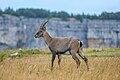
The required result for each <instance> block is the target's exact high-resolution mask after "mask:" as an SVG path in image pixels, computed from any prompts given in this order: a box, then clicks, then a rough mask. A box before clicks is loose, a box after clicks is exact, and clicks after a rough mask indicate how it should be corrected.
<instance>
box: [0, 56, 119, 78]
mask: <svg viewBox="0 0 120 80" xmlns="http://www.w3.org/2000/svg"><path fill="white" fill-rule="evenodd" d="M62 57H63V58H62V62H61V68H59V66H58V64H57V58H56V60H55V64H54V69H53V71H51V70H50V63H51V55H47V54H36V55H33V56H29V57H22V58H13V59H11V58H6V59H5V60H3V61H2V62H1V63H0V80H120V57H88V59H89V62H90V63H89V66H90V71H87V69H86V65H85V63H84V62H83V60H81V62H82V63H81V66H80V68H79V69H77V68H76V63H75V62H74V60H73V59H72V58H71V56H69V55H63V56H62Z"/></svg>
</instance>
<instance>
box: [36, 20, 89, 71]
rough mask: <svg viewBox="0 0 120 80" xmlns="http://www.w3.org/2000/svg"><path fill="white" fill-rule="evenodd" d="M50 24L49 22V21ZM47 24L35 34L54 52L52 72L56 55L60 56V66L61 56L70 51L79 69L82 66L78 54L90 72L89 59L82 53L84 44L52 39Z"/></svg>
mask: <svg viewBox="0 0 120 80" xmlns="http://www.w3.org/2000/svg"><path fill="white" fill-rule="evenodd" d="M47 22H48V21H47ZM47 22H45V23H44V24H42V25H41V26H40V30H39V31H38V32H37V33H36V34H35V38H39V37H43V38H44V40H45V42H46V44H47V45H48V47H49V49H50V50H51V52H52V61H51V62H52V63H51V70H52V69H53V63H54V60H55V57H56V55H58V64H59V66H60V62H61V54H63V53H65V52H67V51H69V52H70V54H71V55H72V58H73V59H74V60H75V61H76V63H77V68H78V67H79V66H80V60H79V59H78V58H77V56H76V54H78V55H79V56H80V57H81V58H82V59H83V60H84V61H85V63H86V65H87V70H89V66H88V59H87V58H86V57H85V55H84V54H83V53H82V45H83V44H82V42H81V41H80V40H79V39H75V38H72V37H71V38H68V37H51V36H50V35H49V34H48V32H47V31H46V27H45V24H46V23H47Z"/></svg>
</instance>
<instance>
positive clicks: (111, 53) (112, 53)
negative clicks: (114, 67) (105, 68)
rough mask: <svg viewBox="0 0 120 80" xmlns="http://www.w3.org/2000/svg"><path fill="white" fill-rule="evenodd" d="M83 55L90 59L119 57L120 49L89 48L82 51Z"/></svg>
mask: <svg viewBox="0 0 120 80" xmlns="http://www.w3.org/2000/svg"><path fill="white" fill-rule="evenodd" d="M84 53H85V54H86V55H87V56H90V57H119V56H120V48H104V49H101V50H96V49H92V48H90V49H87V50H84Z"/></svg>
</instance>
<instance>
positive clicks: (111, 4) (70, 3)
mask: <svg viewBox="0 0 120 80" xmlns="http://www.w3.org/2000/svg"><path fill="white" fill-rule="evenodd" d="M7 7H11V8H13V9H14V10H15V9H18V8H43V9H47V10H50V11H66V12H68V13H74V14H78V13H79V14H81V13H82V12H84V13H85V14H87V13H89V14H94V13H95V14H100V13H101V12H103V11H107V12H117V11H120V0H0V9H2V10H4V9H5V8H7Z"/></svg>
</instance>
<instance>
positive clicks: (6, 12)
mask: <svg viewBox="0 0 120 80" xmlns="http://www.w3.org/2000/svg"><path fill="white" fill-rule="evenodd" d="M3 13H4V14H10V15H14V14H15V12H14V10H13V9H12V8H10V7H8V8H6V9H5V11H4V12H3Z"/></svg>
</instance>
